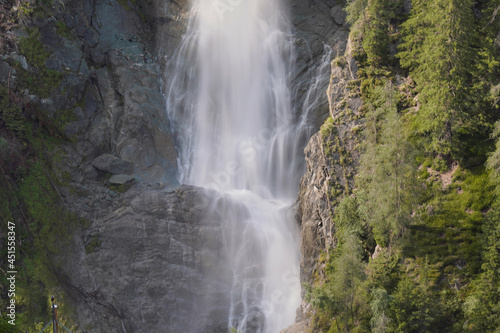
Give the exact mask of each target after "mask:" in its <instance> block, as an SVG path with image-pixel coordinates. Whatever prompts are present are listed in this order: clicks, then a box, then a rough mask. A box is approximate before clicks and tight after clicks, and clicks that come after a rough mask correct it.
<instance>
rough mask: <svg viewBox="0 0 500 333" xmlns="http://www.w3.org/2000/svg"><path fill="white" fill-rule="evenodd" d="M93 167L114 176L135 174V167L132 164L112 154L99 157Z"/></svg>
mask: <svg viewBox="0 0 500 333" xmlns="http://www.w3.org/2000/svg"><path fill="white" fill-rule="evenodd" d="M92 165H93V166H94V167H95V168H96V169H99V170H101V171H106V172H109V173H112V174H127V175H130V174H131V173H132V172H134V165H133V164H132V162H129V161H124V160H122V159H120V158H118V157H116V156H113V155H111V154H102V155H100V156H99V157H97V158H96V159H95V160H94V161H93V162H92Z"/></svg>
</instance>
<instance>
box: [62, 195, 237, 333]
mask: <svg viewBox="0 0 500 333" xmlns="http://www.w3.org/2000/svg"><path fill="white" fill-rule="evenodd" d="M216 197H217V195H216V194H215V193H211V192H207V191H205V190H202V189H198V188H194V187H187V186H182V187H180V188H179V189H177V190H175V191H173V192H168V191H166V190H161V189H155V188H154V187H151V186H144V187H136V188H134V189H132V190H130V191H128V192H127V193H126V194H125V195H123V196H122V197H121V198H120V199H119V200H116V201H115V202H114V203H113V205H112V206H111V207H110V208H109V209H108V210H106V211H103V214H102V215H101V216H99V217H98V218H96V219H95V220H94V221H93V223H92V226H91V227H90V228H89V229H88V230H86V231H85V232H83V233H82V235H81V237H76V238H75V242H76V244H75V248H76V250H75V251H74V252H73V254H72V255H71V256H67V257H66V264H65V270H64V274H65V275H66V276H67V282H68V285H69V290H70V292H71V296H73V297H74V298H75V299H77V300H78V302H77V314H78V318H79V324H80V326H79V327H81V328H86V329H92V331H93V332H119V331H123V332H179V333H180V332H225V331H226V330H227V326H228V323H227V320H228V318H227V314H228V312H229V292H228V291H229V290H230V289H231V284H232V271H231V269H230V267H229V264H228V262H229V260H227V255H228V253H226V252H225V250H224V249H225V246H224V243H223V240H224V239H225V232H227V228H228V227H227V226H225V225H224V220H223V217H222V216H221V215H220V213H217V211H220V212H222V211H224V209H223V208H224V205H226V204H227V205H229V204H230V203H229V202H226V201H224V199H223V198H222V199H221V198H219V199H218V200H217V199H215V198H216ZM214 204H217V205H219V208H220V210H210V209H209V208H210V207H213V205H214ZM208 305H210V306H208Z"/></svg>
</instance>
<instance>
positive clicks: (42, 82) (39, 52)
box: [16, 29, 63, 97]
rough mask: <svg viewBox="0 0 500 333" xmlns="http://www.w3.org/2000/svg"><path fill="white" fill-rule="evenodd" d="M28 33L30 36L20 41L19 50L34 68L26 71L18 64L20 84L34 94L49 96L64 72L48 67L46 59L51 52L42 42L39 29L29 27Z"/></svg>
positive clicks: (58, 83) (59, 82) (57, 85)
mask: <svg viewBox="0 0 500 333" xmlns="http://www.w3.org/2000/svg"><path fill="white" fill-rule="evenodd" d="M28 33H29V36H28V37H24V38H21V40H20V41H19V51H20V52H21V54H22V55H24V56H25V57H26V61H27V62H28V64H29V65H30V66H31V67H32V68H33V70H32V71H26V70H24V69H23V68H22V67H21V66H20V65H19V64H16V70H17V71H18V77H19V84H20V85H21V87H23V88H27V89H29V90H30V92H31V93H33V94H36V95H38V96H40V97H48V96H49V95H50V94H51V93H52V92H53V91H54V89H56V88H57V87H59V85H60V84H61V81H62V77H63V74H62V73H59V72H57V71H54V70H50V69H48V68H47V67H46V65H45V61H46V60H47V58H48V57H49V55H50V54H49V53H48V52H47V51H46V50H45V48H44V46H43V44H42V43H41V42H40V39H39V38H40V36H39V32H38V29H28Z"/></svg>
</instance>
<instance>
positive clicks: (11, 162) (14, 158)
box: [0, 2, 81, 332]
mask: <svg viewBox="0 0 500 333" xmlns="http://www.w3.org/2000/svg"><path fill="white" fill-rule="evenodd" d="M22 4H24V5H26V3H24V2H23V3H22ZM26 8H31V9H33V10H35V9H36V8H37V7H26ZM30 13H31V12H30ZM30 13H27V14H30ZM27 32H28V36H27V37H25V38H22V39H21V40H20V41H19V43H18V46H19V52H20V53H22V54H23V55H24V56H25V57H26V60H27V63H28V65H29V66H30V69H29V72H28V71H26V70H24V69H23V68H22V66H21V65H20V64H11V65H13V66H14V67H15V68H16V71H17V78H18V82H17V86H16V88H15V89H13V87H5V86H1V87H0V221H1V223H0V228H1V233H2V234H4V235H5V234H6V231H7V230H6V228H7V222H8V221H12V222H15V224H16V230H15V232H16V261H15V265H16V270H17V272H18V273H17V276H16V301H17V304H16V309H17V315H16V326H15V330H12V325H9V324H7V323H6V318H5V317H2V318H1V319H0V330H1V331H2V332H4V331H5V332H11V331H12V332H14V331H15V332H21V331H22V332H24V331H26V330H28V331H30V332H33V331H39V330H40V329H41V328H42V327H43V326H41V325H43V324H44V323H46V322H48V321H49V320H50V303H49V297H50V296H51V295H54V296H55V297H56V298H57V300H58V305H59V307H60V308H61V314H62V315H61V318H60V320H61V321H62V322H64V323H65V324H68V323H70V322H71V318H69V316H68V314H71V313H73V311H72V310H71V309H69V306H68V305H67V302H66V301H65V293H64V291H63V289H62V288H61V285H62V281H63V278H62V277H61V276H59V275H58V273H57V272H58V266H59V264H60V263H59V261H58V257H57V255H56V254H58V253H61V249H62V248H65V249H67V250H70V249H68V246H69V244H70V242H69V237H71V235H72V230H74V229H75V228H76V227H77V225H78V224H81V221H80V220H79V219H78V218H76V217H75V216H74V215H72V214H70V213H69V212H67V211H66V210H65V209H64V208H63V204H62V198H61V195H60V193H59V192H58V188H59V187H61V186H63V184H62V183H61V182H60V181H59V176H58V174H59V172H58V171H57V170H55V169H54V166H53V165H54V163H53V162H54V160H56V159H57V158H58V157H57V153H56V150H55V148H56V147H57V146H58V145H60V144H61V143H63V142H64V141H63V140H64V139H65V135H64V134H63V133H64V132H63V131H62V128H63V126H64V124H65V123H66V122H67V121H69V120H71V114H72V113H71V112H69V111H63V110H61V111H58V112H57V113H56V114H55V115H54V116H53V117H48V116H47V115H46V114H45V113H44V112H43V111H41V110H40V109H39V107H38V106H36V105H34V104H32V103H31V102H30V101H29V100H28V99H27V98H26V97H24V95H23V94H22V90H23V89H26V88H27V89H29V90H30V92H31V93H34V94H37V95H39V96H41V97H47V96H49V95H50V94H52V93H53V91H54V89H55V88H57V87H58V86H59V85H60V83H61V80H62V74H60V73H57V72H54V71H50V70H48V69H47V67H46V65H45V61H46V59H47V58H48V57H49V56H50V55H49V53H48V52H47V51H46V50H45V49H44V47H43V44H42V43H41V42H40V40H39V33H38V30H37V29H28V31H27ZM6 251H7V249H6V247H2V249H1V251H0V258H1V259H0V261H1V262H2V266H3V267H5V260H6V258H7V254H6ZM0 285H1V288H0V290H1V295H2V297H1V301H0V306H1V307H2V308H5V307H6V302H7V301H8V299H9V298H8V297H7V291H8V288H6V287H5V286H6V285H7V280H6V276H5V274H2V275H1V277H0ZM5 325H7V326H5ZM66 326H68V325H66Z"/></svg>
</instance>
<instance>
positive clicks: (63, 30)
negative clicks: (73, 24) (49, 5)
mask: <svg viewBox="0 0 500 333" xmlns="http://www.w3.org/2000/svg"><path fill="white" fill-rule="evenodd" d="M56 32H57V34H58V35H59V36H62V37H64V38H66V39H72V38H73V35H72V34H71V29H70V28H69V27H68V26H67V25H66V23H64V22H63V21H57V22H56Z"/></svg>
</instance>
